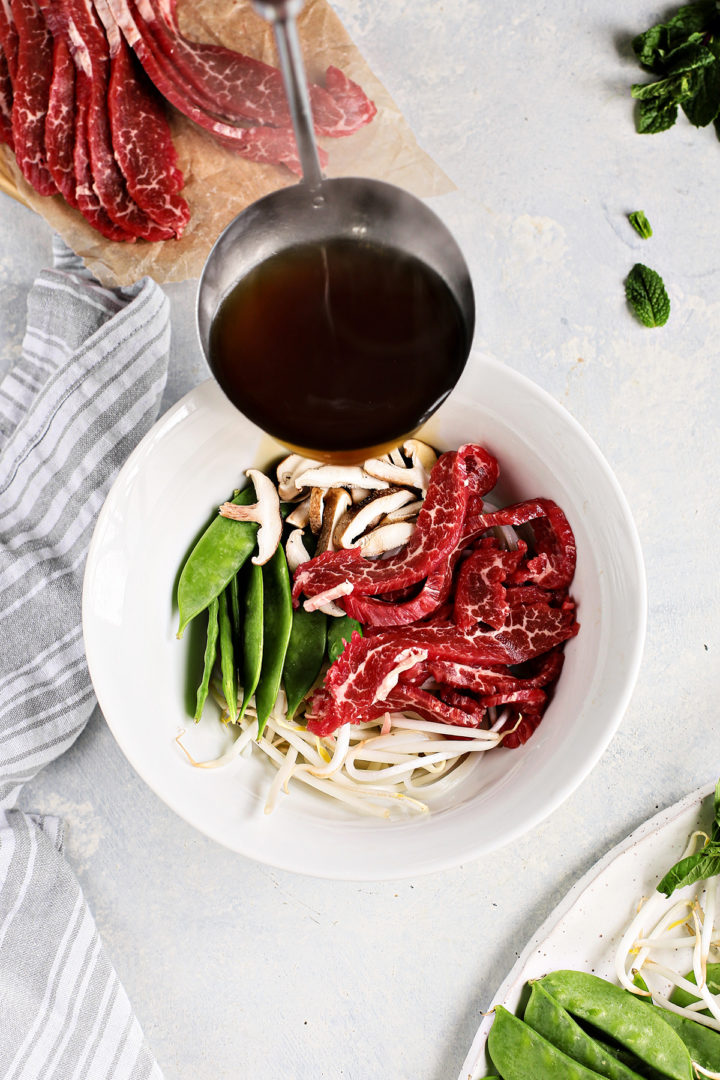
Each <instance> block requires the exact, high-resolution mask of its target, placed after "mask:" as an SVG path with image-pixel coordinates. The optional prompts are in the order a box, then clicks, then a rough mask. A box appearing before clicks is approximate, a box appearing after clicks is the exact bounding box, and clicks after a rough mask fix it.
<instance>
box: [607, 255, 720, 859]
mask: <svg viewBox="0 0 720 1080" xmlns="http://www.w3.org/2000/svg"><path fill="white" fill-rule="evenodd" d="M625 295H626V297H627V301H628V303H629V305H630V307H631V308H632V309H633V312H634V313H635V316H636V318H638V319H639V320H640V322H641V323H643V325H644V326H664V325H665V323H666V322H667V321H668V316H669V315H670V298H669V296H668V294H667V292H666V290H665V285H664V284H663V279H662V278H661V277H660V275H659V274H658V273H657V272H656V271H655V270H651V269H650V267H649V266H643V264H642V263H635V265H634V266H633V268H632V270H631V271H630V273H629V274H628V276H627V279H626V281H625ZM719 850H720V849H719Z"/></svg>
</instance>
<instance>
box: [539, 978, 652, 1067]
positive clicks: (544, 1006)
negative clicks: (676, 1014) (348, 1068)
mask: <svg viewBox="0 0 720 1080" xmlns="http://www.w3.org/2000/svg"><path fill="white" fill-rule="evenodd" d="M524 1020H525V1023H526V1024H529V1025H530V1027H531V1028H532V1029H533V1030H534V1031H537V1033H538V1035H542V1036H543V1038H545V1039H547V1040H548V1042H551V1043H552V1044H553V1046H556V1047H557V1048H558V1050H562V1052H563V1053H564V1054H567V1055H568V1057H571V1058H572V1059H573V1061H579V1062H580V1064H581V1065H585V1066H586V1067H587V1068H588V1069H592V1070H593V1071H594V1072H596V1073H599V1075H600V1076H605V1077H607V1080H642V1078H641V1077H640V1075H639V1074H638V1073H636V1072H634V1071H633V1069H630V1068H628V1067H627V1066H626V1065H623V1063H622V1062H621V1061H618V1060H617V1058H615V1057H613V1056H612V1054H609V1053H608V1052H607V1051H606V1050H605V1048H604V1047H602V1046H601V1045H600V1043H598V1042H597V1041H596V1040H595V1039H593V1038H592V1036H591V1035H588V1034H587V1032H586V1031H584V1030H583V1029H582V1028H581V1027H580V1025H579V1024H578V1023H576V1022H575V1020H573V1018H572V1016H570V1013H569V1012H567V1011H566V1010H565V1009H563V1007H562V1005H560V1004H558V1002H557V1001H556V1000H555V998H554V997H552V996H551V995H550V994H549V993H548V992H547V990H546V989H545V988H544V987H543V985H542V983H539V982H534V983H533V984H532V991H531V993H530V1000H529V1001H528V1003H527V1006H526V1008H525V1015H524Z"/></svg>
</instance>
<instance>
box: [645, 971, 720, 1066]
mask: <svg viewBox="0 0 720 1080" xmlns="http://www.w3.org/2000/svg"><path fill="white" fill-rule="evenodd" d="M711 968H712V969H714V971H713V973H712V974H711ZM719 968H720V965H719V964H708V988H709V989H710V991H711V993H713V994H716V993H717V992H718V990H719V989H720V986H719V985H718V969H719ZM687 978H688V979H690V980H691V981H694V980H695V976H694V975H693V973H692V972H690V974H689V975H688V976H687ZM633 981H634V983H635V985H636V986H639V987H640V989H641V990H647V984H646V982H645V980H644V979H643V978H642V976H641V975H639V974H636V975H635V978H634V980H633ZM638 1000H639V1001H642V1002H644V1003H645V1004H646V1005H648V1006H650V1007H651V1008H656V1011H657V1015H658V1016H659V1017H660V1018H661V1019H662V1020H664V1021H665V1023H666V1024H669V1026H670V1027H671V1028H672V1029H673V1031H675V1032H677V1034H678V1035H679V1036H680V1038H681V1039H682V1041H683V1042H684V1043H685V1045H686V1046H687V1048H688V1053H689V1054H690V1057H691V1058H692V1060H693V1061H696V1062H697V1063H698V1065H700V1066H701V1067H702V1068H703V1069H709V1070H710V1071H711V1072H717V1071H718V1070H720V1033H719V1032H717V1031H714V1030H713V1029H712V1028H709V1027H705V1026H704V1025H703V1024H698V1023H697V1021H696V1020H691V1019H690V1018H689V1017H687V1016H678V1014H677V1013H674V1012H670V1011H669V1010H668V1009H663V1008H657V1007H656V1006H655V1004H654V1002H653V1001H652V999H651V998H648V997H641V998H639V999H638ZM670 1000H671V1001H672V1002H674V1003H675V1004H676V1005H685V1004H688V1003H689V1002H690V1001H694V1000H695V999H694V998H693V997H692V996H691V995H690V994H688V993H687V992H686V991H685V990H681V989H680V988H679V987H676V988H675V990H674V991H673V993H672V994H671V995H670ZM706 1015H708V1014H706Z"/></svg>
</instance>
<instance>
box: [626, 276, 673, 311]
mask: <svg viewBox="0 0 720 1080" xmlns="http://www.w3.org/2000/svg"><path fill="white" fill-rule="evenodd" d="M625 295H626V297H627V300H628V303H629V304H630V307H631V308H632V309H633V311H634V312H635V315H636V316H637V318H638V319H639V320H640V322H641V323H643V324H644V325H645V326H664V325H665V323H666V322H667V321H668V316H669V315H670V298H669V297H668V294H667V292H666V291H665V285H664V284H663V280H662V278H661V277H660V275H659V274H658V273H656V271H655V270H651V269H650V267H648V266H643V264H642V263H635V265H634V266H633V268H632V270H631V271H630V273H629V274H628V276H627V279H626V281H625Z"/></svg>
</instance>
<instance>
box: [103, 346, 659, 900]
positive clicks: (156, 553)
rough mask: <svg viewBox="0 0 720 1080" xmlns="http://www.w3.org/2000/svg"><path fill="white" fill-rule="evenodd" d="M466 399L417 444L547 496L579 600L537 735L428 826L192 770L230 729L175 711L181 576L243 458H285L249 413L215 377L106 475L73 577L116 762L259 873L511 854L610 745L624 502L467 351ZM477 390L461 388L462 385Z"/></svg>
mask: <svg viewBox="0 0 720 1080" xmlns="http://www.w3.org/2000/svg"><path fill="white" fill-rule="evenodd" d="M468 369H469V371H468V373H466V376H465V377H464V378H463V380H462V383H461V388H460V389H459V390H458V391H456V392H455V393H454V394H453V395H451V398H450V400H449V401H448V402H447V403H446V404H445V405H444V406H443V407H442V408H441V409H440V410H439V412H438V413H437V414H436V415H435V417H433V419H432V420H431V421H430V423H429V424H428V425H427V427H426V428H425V430H424V433H423V437H424V438H426V439H427V440H428V441H429V442H431V443H433V444H434V445H436V446H438V447H441V448H443V449H448V448H452V447H456V446H459V445H461V444H462V443H465V442H478V443H481V444H482V445H484V446H486V447H487V448H488V449H489V450H490V451H491V452H492V453H494V454H495V455H496V456H497V458H498V460H499V462H500V469H501V480H500V483H499V485H498V488H497V489H496V491H497V492H498V494H499V496H500V499H501V501H503V502H514V501H516V500H519V499H523V498H530V497H533V496H543V497H546V498H551V499H554V500H555V501H556V502H557V503H559V505H560V506H561V507H562V508H563V510H564V511H565V513H566V514H567V517H568V518H569V520H570V524H571V525H572V527H573V530H574V532H575V537H576V540H577V548H578V563H577V572H576V576H575V581H574V584H573V588H572V593H573V595H574V597H575V599H576V600H577V601H578V619H579V622H580V624H581V629H580V633H579V635H578V636H577V637H576V638H574V639H573V640H572V641H570V642H568V644H567V646H566V662H565V666H564V670H563V673H562V676H561V679H560V681H559V683H558V686H557V690H556V692H555V695H554V697H553V700H552V702H551V704H550V706H549V708H548V710H547V712H546V714H545V717H544V718H543V721H542V723H541V725H540V727H539V728H538V730H537V731H536V732H535V734H534V735H533V736H532V738H531V739H530V741H529V742H528V743H527V744H526V745H525V746H523V747H521V748H519V749H516V750H505V749H502V748H498V749H495V750H493V751H492V752H490V753H487V754H485V755H483V756H482V759H481V760H480V761H479V762H478V764H477V766H476V768H475V769H474V770H473V771H472V772H471V774H470V776H469V777H468V778H467V779H466V780H465V781H464V783H463V784H462V785H461V786H459V788H457V789H456V790H455V791H454V792H452V794H451V795H449V796H447V797H446V801H445V802H444V803H441V804H440V805H437V806H435V807H434V809H433V812H432V813H431V814H430V815H429V816H424V817H423V818H422V819H414V820H412V819H409V820H402V821H391V822H388V821H385V820H378V819H375V818H370V819H366V818H359V817H356V816H354V815H353V814H352V813H351V812H350V811H347V810H345V809H344V808H343V807H342V806H340V805H337V804H336V803H335V801H331V800H329V799H326V798H324V797H323V796H322V795H320V794H318V793H316V792H313V791H310V790H305V789H304V788H301V786H300V785H299V784H298V785H295V790H293V788H292V786H291V794H290V795H288V796H286V797H283V798H282V799H281V800H280V802H279V805H278V806H277V808H276V810H275V811H274V812H273V813H272V814H271V815H265V814H264V803H265V795H266V792H267V787H268V784H269V783H270V780H271V778H272V774H273V771H272V767H271V766H270V765H269V764H268V763H267V762H266V761H264V760H261V755H257V754H254V755H252V756H251V757H250V758H249V759H245V758H239V759H237V760H235V761H234V762H233V763H232V764H231V765H229V766H227V767H225V768H222V769H212V770H200V769H193V768H192V767H190V765H189V764H188V762H187V760H186V758H185V757H184V756H183V754H182V753H181V751H180V750H179V748H178V747H177V745H176V743H175V741H174V740H175V736H176V734H177V733H178V731H179V729H181V728H185V729H187V737H188V742H189V745H190V746H191V748H192V750H193V753H194V754H195V756H197V757H200V758H202V757H213V756H215V755H216V754H218V753H219V752H221V750H222V749H224V748H225V747H226V746H227V745H228V744H229V741H230V738H231V736H230V735H229V734H228V733H227V732H226V731H225V730H224V729H223V727H222V725H221V724H219V723H218V721H217V719H216V717H215V716H214V715H212V710H211V709H206V714H207V715H205V716H204V718H203V720H202V721H201V723H200V724H199V725H198V726H197V727H195V725H194V724H193V723H192V721H190V720H188V718H187V714H186V712H185V707H184V701H185V678H186V676H185V671H186V650H187V648H188V643H187V641H186V640H183V641H177V639H176V637H175V630H176V626H177V613H176V611H175V610H174V604H173V591H174V583H175V578H176V574H177V571H178V567H179V566H180V564H181V562H182V560H183V559H184V557H185V555H186V553H187V551H188V549H189V547H190V546H191V544H192V542H193V539H194V538H195V537H196V536H197V535H198V533H199V532H201V531H202V528H203V527H204V525H205V523H206V522H207V521H208V519H209V517H210V515H211V514H212V511H213V508H214V507H216V506H217V505H218V504H219V503H220V502H222V501H223V500H224V499H225V498H226V497H227V496H228V493H229V492H231V491H232V489H233V488H234V487H236V486H237V485H238V483H239V481H240V479H241V477H242V475H243V472H244V470H245V469H246V468H248V467H249V466H252V465H254V466H260V467H262V466H263V465H265V464H267V463H268V462H270V461H271V460H272V459H273V458H274V457H277V456H280V454H282V450H281V448H280V447H278V446H277V444H275V443H273V442H272V441H271V440H269V439H267V438H266V437H265V436H263V435H262V433H261V432H259V430H258V429H257V428H255V427H254V426H253V425H251V424H250V423H249V422H248V421H246V420H245V419H244V418H243V417H242V416H241V415H240V414H239V413H238V412H237V411H236V410H235V409H234V408H233V407H232V406H231V405H230V404H229V403H228V401H227V400H226V398H225V397H224V396H223V394H222V392H221V391H220V390H219V388H218V387H217V385H216V384H215V383H214V382H213V381H209V382H206V383H203V384H201V385H200V386H198V387H197V388H196V389H194V390H193V391H191V392H190V393H189V394H188V395H187V396H186V397H185V398H183V400H182V401H180V402H178V404H177V405H175V406H174V408H172V409H171V410H170V411H169V412H167V413H166V414H165V415H164V416H163V417H161V419H160V420H159V421H158V422H157V424H156V425H155V426H154V428H153V429H152V430H151V431H150V432H149V434H148V435H147V436H146V437H145V439H143V441H142V443H141V444H140V446H138V448H137V449H136V450H135V452H134V453H133V454H132V455H131V457H130V458H129V460H128V461H127V463H126V465H125V466H124V468H123V469H122V471H121V473H120V475H119V476H118V478H117V480H116V482H115V484H114V485H113V488H112V490H111V492H110V494H109V496H108V498H107V501H106V503H105V505H104V507H103V509H102V512H101V514H100V517H99V519H98V523H97V527H96V529H95V534H94V536H93V540H92V544H91V548H90V553H89V557H88V562H87V570H86V574H85V583H84V594H83V628H84V633H85V646H86V650H87V657H88V663H89V666H90V673H91V676H92V680H93V683H94V686H95V690H96V692H97V696H98V699H99V702H100V706H101V708H102V711H103V713H104V715H105V718H106V720H107V722H108V724H109V725H110V728H111V730H112V732H113V734H114V735H115V738H116V739H117V741H118V743H119V745H120V747H121V748H122V750H123V751H124V753H125V754H126V756H127V758H128V760H129V761H130V762H131V764H132V765H133V766H134V768H135V769H136V770H137V772H138V773H139V774H140V776H142V777H143V779H144V780H145V781H146V782H147V783H148V784H149V785H150V787H151V788H152V789H153V790H154V791H155V792H156V793H157V794H158V795H159V796H160V798H161V799H163V800H164V801H165V802H166V803H167V804H168V805H169V806H171V807H172V808H173V809H174V810H175V811H176V812H177V813H178V814H180V815H181V817H183V818H185V820H186V821H188V822H190V823H191V824H192V825H194V826H196V828H198V829H200V830H201V831H202V832H204V833H206V834H207V835H208V836H210V837H212V838H213V839H215V840H217V841H219V842H220V843H222V844H225V845H226V846H227V847H229V848H232V849H233V850H234V851H238V852H241V853H242V854H244V855H247V856H250V857H252V858H254V859H257V860H259V861H261V862H264V863H269V864H271V865H274V866H279V867H283V868H285V869H289V870H294V871H298V872H301V873H307V874H315V875H318V876H322V877H330V878H341V879H351V880H352V879H355V880H379V879H389V878H399V877H407V876H411V875H417V874H421V873H425V872H428V871H434V870H440V869H443V868H446V867H450V866H455V865H457V864H459V863H461V862H464V861H467V860H468V859H471V858H473V857H477V856H478V855H480V854H482V853H485V852H488V851H490V850H492V849H494V848H497V847H500V846H501V845H503V844H506V843H508V842H509V841H511V840H513V839H514V838H515V837H517V836H519V835H520V834H522V833H524V832H526V831H527V830H528V829H531V828H532V827H533V826H534V825H536V824H537V823H538V822H539V821H541V820H542V819H543V818H544V817H546V816H547V815H548V814H549V813H550V812H551V811H552V810H554V809H555V808H556V807H557V806H558V805H559V804H560V803H561V802H562V801H563V800H564V799H565V798H566V797H567V796H568V795H569V794H570V793H571V792H572V791H573V790H574V789H575V788H576V787H577V785H578V784H579V783H580V782H581V781H582V780H583V778H584V777H585V776H586V775H587V773H588V772H589V771H590V769H591V768H592V767H593V765H594V764H595V762H596V761H597V760H598V758H599V757H600V755H601V754H602V753H603V751H604V750H605V748H606V746H607V744H608V743H609V741H610V739H611V738H612V735H613V733H614V732H615V730H616V728H617V726H618V724H619V723H620V721H621V719H622V716H623V713H624V711H625V708H626V706H627V703H628V700H629V697H630V693H631V690H632V687H633V685H634V682H635V678H636V675H637V671H638V666H639V663H640V657H641V652H642V645H643V639H644V633H645V607H646V595H645V575H644V569H643V563H642V556H641V553H640V546H639V542H638V538H637V534H636V531H635V527H634V525H633V521H632V518H631V515H630V512H629V510H628V507H627V504H626V502H625V499H624V497H623V495H622V492H621V491H620V488H619V487H618V484H617V481H616V480H615V478H614V476H613V474H612V472H611V470H610V468H609V466H608V465H607V463H606V462H605V460H604V459H603V457H602V455H601V454H600V452H599V451H598V449H597V447H596V446H595V445H594V443H593V442H592V441H591V440H590V439H589V437H588V436H587V435H586V434H585V432H584V431H583V430H582V428H581V427H580V426H579V425H578V424H577V423H576V422H575V420H573V418H572V417H571V416H570V415H569V414H568V413H567V412H566V411H565V410H564V409H563V408H562V407H561V406H560V405H558V404H557V403H556V402H555V401H554V399H553V398H551V397H550V396H549V395H548V394H546V393H545V392H544V391H543V390H541V389H540V388H539V387H537V386H536V385H535V384H534V383H532V382H530V381H529V380H528V379H525V378H524V377H522V376H520V375H518V374H517V373H516V372H514V371H512V370H511V369H509V368H507V367H505V366H503V365H501V364H498V363H496V362H495V361H489V360H485V359H482V358H480V357H478V356H477V355H475V356H474V357H473V358H472V359H471V361H470V363H469V365H468ZM468 388H470V391H468Z"/></svg>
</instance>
